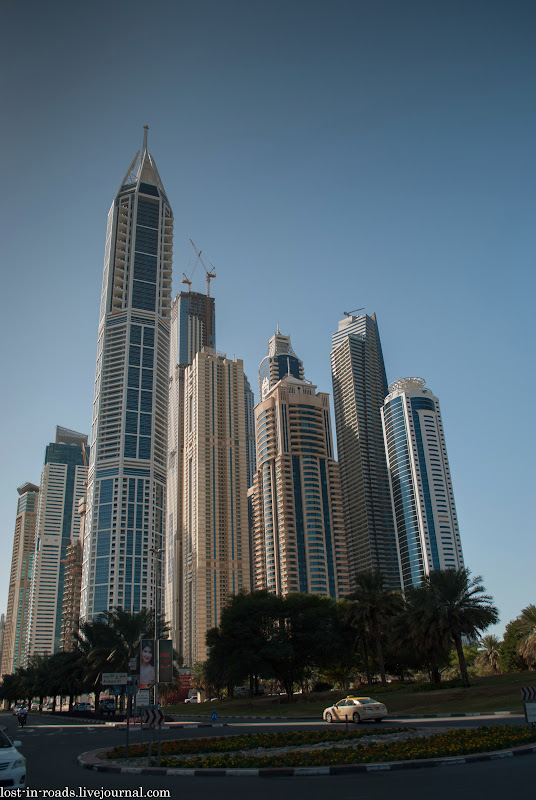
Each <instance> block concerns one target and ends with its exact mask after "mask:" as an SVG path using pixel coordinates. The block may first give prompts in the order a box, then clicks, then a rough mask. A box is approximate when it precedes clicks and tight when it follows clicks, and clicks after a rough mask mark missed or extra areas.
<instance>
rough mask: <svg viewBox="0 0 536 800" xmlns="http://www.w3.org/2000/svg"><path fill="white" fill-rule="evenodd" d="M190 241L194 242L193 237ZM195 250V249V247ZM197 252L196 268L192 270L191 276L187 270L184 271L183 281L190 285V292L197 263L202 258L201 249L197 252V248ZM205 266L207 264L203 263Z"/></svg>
mask: <svg viewBox="0 0 536 800" xmlns="http://www.w3.org/2000/svg"><path fill="white" fill-rule="evenodd" d="M190 242H192V240H191V239H190ZM192 245H193V242H192ZM194 250H195V247H194ZM195 254H196V256H197V258H196V260H195V264H194V268H193V270H192V272H191V274H190V277H188V275H187V274H186V273H185V272H183V273H182V275H183V279H182V282H183V283H185V284H186V285H187V286H188V291H189V292H191V291H192V278H193V277H194V272H195V269H196V267H197V265H198V264H199V260H200V258H201V250H200V251H199V253H198V252H197V250H195ZM203 266H205V265H204V264H203ZM205 269H206V267H205Z"/></svg>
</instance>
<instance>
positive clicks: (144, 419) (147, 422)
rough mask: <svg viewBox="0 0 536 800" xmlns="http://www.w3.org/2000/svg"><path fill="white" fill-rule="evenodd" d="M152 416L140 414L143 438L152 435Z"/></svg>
mask: <svg viewBox="0 0 536 800" xmlns="http://www.w3.org/2000/svg"><path fill="white" fill-rule="evenodd" d="M151 418H152V415H151V414H140V434H141V436H150V435H151Z"/></svg>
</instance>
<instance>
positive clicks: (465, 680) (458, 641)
mask: <svg viewBox="0 0 536 800" xmlns="http://www.w3.org/2000/svg"><path fill="white" fill-rule="evenodd" d="M452 638H453V639H454V644H455V645H456V653H457V654H458V663H459V665H460V675H461V678H462V684H463V685H464V686H465V688H466V689H467V688H469V686H470V685H471V684H470V683H469V675H468V674H467V664H466V663H465V655H464V652H463V645H462V637H461V636H458V635H457V636H453V637H452Z"/></svg>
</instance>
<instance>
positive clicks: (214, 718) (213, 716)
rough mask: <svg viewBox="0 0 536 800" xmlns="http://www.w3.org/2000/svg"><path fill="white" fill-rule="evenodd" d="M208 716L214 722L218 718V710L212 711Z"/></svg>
mask: <svg viewBox="0 0 536 800" xmlns="http://www.w3.org/2000/svg"><path fill="white" fill-rule="evenodd" d="M210 718H211V720H212V722H216V720H217V719H218V712H217V711H213V712H212V714H211V715H210Z"/></svg>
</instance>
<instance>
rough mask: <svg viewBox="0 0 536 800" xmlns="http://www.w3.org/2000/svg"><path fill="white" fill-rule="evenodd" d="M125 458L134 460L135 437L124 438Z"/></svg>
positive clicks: (127, 436)
mask: <svg viewBox="0 0 536 800" xmlns="http://www.w3.org/2000/svg"><path fill="white" fill-rule="evenodd" d="M125 458H136V437H135V436H129V435H128V434H127V435H126V436H125Z"/></svg>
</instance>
